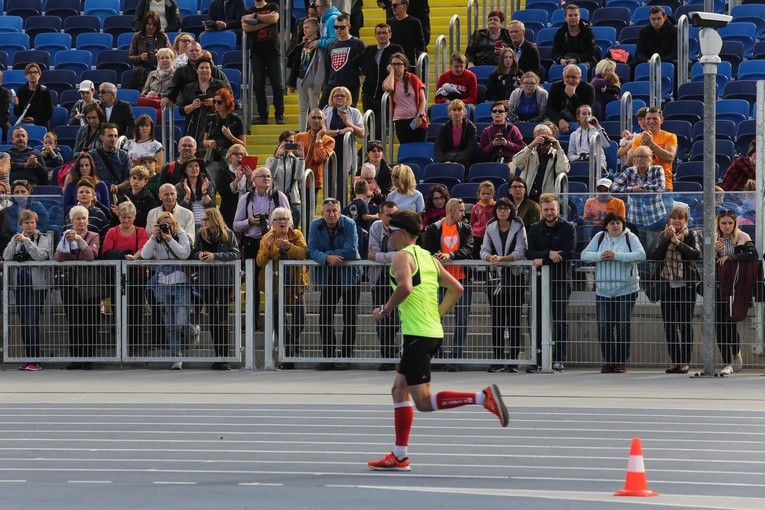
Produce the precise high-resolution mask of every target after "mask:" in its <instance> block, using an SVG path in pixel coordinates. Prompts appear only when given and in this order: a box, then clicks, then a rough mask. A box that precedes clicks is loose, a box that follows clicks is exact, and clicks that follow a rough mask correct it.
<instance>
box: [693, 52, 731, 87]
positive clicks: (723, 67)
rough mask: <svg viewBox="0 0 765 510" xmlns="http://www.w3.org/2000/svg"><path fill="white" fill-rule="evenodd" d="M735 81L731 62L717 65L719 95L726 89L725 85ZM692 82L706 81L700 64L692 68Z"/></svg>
mask: <svg viewBox="0 0 765 510" xmlns="http://www.w3.org/2000/svg"><path fill="white" fill-rule="evenodd" d="M732 79H733V66H732V65H731V64H730V62H726V61H724V60H723V61H722V62H720V63H719V64H717V93H718V94H719V93H720V91H722V90H723V89H724V88H725V85H726V84H727V83H728V82H729V81H731V80H732ZM691 81H700V82H703V81H704V70H703V68H702V66H701V64H699V63H698V62H696V63H695V64H693V65H692V66H691Z"/></svg>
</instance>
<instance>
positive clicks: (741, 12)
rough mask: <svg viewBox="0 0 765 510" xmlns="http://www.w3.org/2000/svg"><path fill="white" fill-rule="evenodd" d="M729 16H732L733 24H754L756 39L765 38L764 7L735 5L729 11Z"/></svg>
mask: <svg viewBox="0 0 765 510" xmlns="http://www.w3.org/2000/svg"><path fill="white" fill-rule="evenodd" d="M729 14H730V15H731V16H733V21H734V22H749V23H754V25H755V27H756V36H755V37H756V39H764V38H765V5H761V4H760V5H757V4H748V5H736V6H734V7H733V8H732V9H731V10H730V13H729Z"/></svg>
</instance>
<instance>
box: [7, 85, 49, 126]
mask: <svg viewBox="0 0 765 510" xmlns="http://www.w3.org/2000/svg"><path fill="white" fill-rule="evenodd" d="M16 96H17V97H18V98H19V104H17V105H16V106H14V107H13V113H14V114H15V115H16V116H17V117H21V115H22V114H23V113H24V108H26V106H27V104H28V103H29V102H30V100H32V103H31V104H30V105H29V109H28V110H27V111H26V113H25V114H24V117H32V118H34V119H35V125H36V126H45V127H48V123H49V122H50V118H51V117H53V96H52V95H51V93H50V89H49V88H48V87H46V86H45V85H42V84H39V85H38V86H37V90H36V91H34V92H33V91H31V90H29V84H28V83H25V84H24V85H22V86H21V88H20V89H19V90H17V91H16Z"/></svg>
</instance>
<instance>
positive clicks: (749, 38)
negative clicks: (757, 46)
mask: <svg viewBox="0 0 765 510" xmlns="http://www.w3.org/2000/svg"><path fill="white" fill-rule="evenodd" d="M717 33H718V34H720V37H722V40H723V41H739V42H741V43H743V44H744V57H746V58H751V57H752V51H753V50H754V43H755V42H756V41H757V25H755V24H754V23H751V22H748V21H740V22H735V21H734V22H732V23H728V26H725V27H722V28H718V29H717Z"/></svg>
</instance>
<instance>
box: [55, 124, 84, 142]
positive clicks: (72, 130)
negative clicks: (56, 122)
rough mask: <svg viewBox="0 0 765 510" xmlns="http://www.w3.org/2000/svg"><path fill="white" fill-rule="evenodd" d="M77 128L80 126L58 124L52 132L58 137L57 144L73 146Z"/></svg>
mask: <svg viewBox="0 0 765 510" xmlns="http://www.w3.org/2000/svg"><path fill="white" fill-rule="evenodd" d="M79 130H80V126H58V127H55V128H53V132H54V133H56V136H57V137H58V143H59V145H68V146H69V147H74V142H75V140H76V139H77V131H79Z"/></svg>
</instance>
